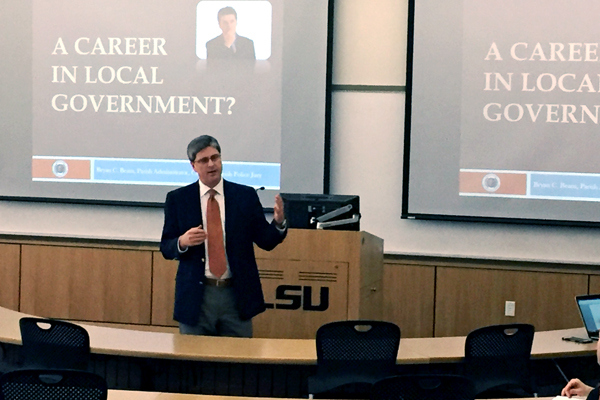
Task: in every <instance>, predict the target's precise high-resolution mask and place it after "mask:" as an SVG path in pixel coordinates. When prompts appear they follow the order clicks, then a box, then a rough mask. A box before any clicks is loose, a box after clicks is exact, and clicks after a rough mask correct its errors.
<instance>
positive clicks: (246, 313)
mask: <svg viewBox="0 0 600 400" xmlns="http://www.w3.org/2000/svg"><path fill="white" fill-rule="evenodd" d="M198 140H200V142H201V143H202V144H201V146H204V145H205V144H206V143H207V142H206V141H207V140H208V141H210V140H214V143H216V146H217V148H215V146H214V144H211V145H209V146H208V147H205V148H204V149H203V150H201V151H198V152H197V155H196V154H193V150H192V154H190V147H193V143H194V142H195V141H198ZM196 146H197V144H196ZM218 146H219V145H218V142H216V140H215V139H214V138H212V137H210V136H201V137H199V138H196V139H194V140H192V142H190V145H189V146H188V157H190V160H191V159H192V157H193V158H194V161H191V163H192V167H193V168H194V170H195V171H196V172H197V173H198V175H199V178H200V180H201V181H202V182H203V184H204V185H206V186H204V187H205V188H206V187H211V188H212V187H215V188H217V187H219V186H217V185H219V183H220V181H221V168H222V167H221V159H220V153H221V151H220V147H218ZM207 155H208V156H210V157H207ZM215 157H216V158H215ZM207 171H208V172H207ZM211 174H212V175H211ZM215 182H216V183H215ZM222 184H223V185H222V190H223V195H224V205H225V222H224V236H225V253H226V259H227V265H228V273H227V274H226V275H227V276H228V279H226V281H227V282H226V283H227V285H226V286H227V287H224V288H218V287H212V285H214V283H213V284H212V285H211V287H208V283H212V282H214V279H211V278H207V277H206V274H205V272H206V269H207V268H208V267H207V266H206V260H207V258H206V255H207V251H208V250H207V246H205V241H204V240H205V236H202V235H203V234H204V230H203V228H202V227H204V229H205V228H206V227H205V225H204V224H203V216H202V209H201V204H202V203H201V194H200V191H201V185H200V183H199V181H197V182H195V183H193V184H191V185H188V186H185V187H182V188H179V189H176V190H173V191H171V192H169V193H168V194H167V198H166V202H165V221H164V227H163V232H162V238H161V243H160V250H161V252H162V254H163V256H164V257H165V258H166V259H178V260H179V268H178V270H177V277H176V284H175V307H174V314H173V318H174V319H175V320H176V321H178V322H179V323H180V331H181V332H182V333H192V334H209V335H215V336H218V335H224V336H248V333H247V331H246V330H243V329H242V333H239V334H238V333H237V332H234V333H231V332H225V333H221V332H219V328H218V327H216V328H215V329H216V331H214V332H204V331H202V332H200V333H196V332H186V331H184V330H183V329H182V324H183V325H184V326H186V325H187V326H196V325H198V324H202V323H203V321H201V318H202V317H201V316H204V315H208V314H207V311H206V310H204V309H203V307H205V306H206V305H207V304H209V302H207V299H206V298H205V296H207V292H208V293H215V290H225V291H229V292H228V293H231V296H232V298H233V300H232V303H233V304H235V305H234V308H235V310H233V312H234V313H237V316H238V317H239V320H240V321H241V322H242V323H244V321H248V323H249V324H250V325H249V326H250V328H249V329H250V332H249V336H251V335H252V332H251V329H252V328H251V318H252V317H254V316H256V315H257V314H260V313H261V312H263V311H265V302H264V297H263V292H262V286H261V283H260V279H259V274H258V268H257V264H256V259H255V255H254V244H255V243H256V245H258V247H260V248H262V249H264V250H272V249H274V248H275V247H276V246H277V245H278V244H279V243H281V242H282V241H283V239H284V238H285V235H286V233H287V230H286V229H285V218H284V215H283V202H282V200H281V197H280V196H279V195H278V196H276V200H275V208H274V219H273V221H272V223H268V222H267V220H266V219H265V216H264V213H263V208H262V205H261V204H260V200H259V198H258V195H257V193H256V190H255V189H253V188H252V187H249V186H245V185H240V184H236V183H233V182H229V181H225V180H223V181H222ZM204 204H206V203H204ZM189 232H192V233H191V234H193V235H199V236H197V237H199V238H200V239H196V242H195V243H197V244H191V245H189V246H187V249H185V248H184V249H182V248H181V247H186V246H181V244H182V242H184V243H187V240H186V237H189V236H187V235H190V233H189ZM198 232H200V233H198ZM208 263H209V264H210V258H209V259H208ZM207 273H209V272H207ZM209 274H210V273H209ZM224 276H225V275H224ZM207 280H209V281H210V282H208V281H207ZM217 280H218V279H217ZM207 289H209V290H207ZM218 293H219V295H220V293H224V292H218ZM210 312H212V311H210V310H208V313H210ZM218 312H220V311H218ZM223 323H225V324H226V323H227V321H225V322H223ZM216 324H217V325H219V324H221V322H217V323H216ZM234 330H235V329H234Z"/></svg>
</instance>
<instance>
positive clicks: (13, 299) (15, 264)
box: [0, 243, 21, 311]
mask: <svg viewBox="0 0 600 400" xmlns="http://www.w3.org/2000/svg"><path fill="white" fill-rule="evenodd" d="M20 264H21V246H19V245H16V244H2V243H0V306H2V307H6V308H10V309H11V310H15V311H18V310H19V268H20Z"/></svg>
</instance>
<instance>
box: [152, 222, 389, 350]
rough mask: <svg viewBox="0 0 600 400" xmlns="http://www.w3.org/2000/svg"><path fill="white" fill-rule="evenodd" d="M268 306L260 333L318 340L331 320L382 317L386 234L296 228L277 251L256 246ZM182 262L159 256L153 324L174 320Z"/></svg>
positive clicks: (257, 319)
mask: <svg viewBox="0 0 600 400" xmlns="http://www.w3.org/2000/svg"><path fill="white" fill-rule="evenodd" d="M256 261H257V263H258V269H259V273H260V278H261V283H262V286H263V293H264V295H265V301H266V303H267V307H269V308H268V309H267V311H265V312H264V313H262V314H260V315H258V316H257V317H255V318H254V320H253V321H254V337H262V338H286V339H292V338H295V339H314V337H315V333H316V331H317V329H318V328H319V327H320V326H321V325H323V324H324V323H326V322H331V321H339V320H347V319H381V317H382V306H383V292H382V279H383V239H381V238H378V237H376V236H373V235H371V234H369V233H366V232H351V231H326V230H308V229H290V230H289V232H288V236H287V238H286V239H285V241H284V242H283V243H282V244H280V245H279V246H277V248H275V250H273V251H263V250H260V249H258V248H256ZM176 270H177V264H176V263H175V262H173V261H165V260H164V259H162V257H161V256H160V254H156V255H155V259H154V272H153V290H152V324H153V325H173V326H176V324H175V323H174V321H173V320H172V314H173V298H174V292H173V290H174V279H175V272H176Z"/></svg>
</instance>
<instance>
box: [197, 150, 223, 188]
mask: <svg viewBox="0 0 600 400" xmlns="http://www.w3.org/2000/svg"><path fill="white" fill-rule="evenodd" d="M192 168H194V171H196V173H197V174H198V178H200V181H201V182H202V183H204V184H205V185H206V186H208V187H210V188H214V187H215V186H217V183H219V181H220V180H221V172H222V171H223V165H222V164H221V154H219V151H218V150H217V149H215V148H214V147H210V146H209V147H206V148H205V149H203V150H201V151H199V152H198V154H196V159H195V160H194V161H192Z"/></svg>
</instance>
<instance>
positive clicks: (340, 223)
mask: <svg viewBox="0 0 600 400" xmlns="http://www.w3.org/2000/svg"><path fill="white" fill-rule="evenodd" d="M281 197H282V199H283V204H284V210H285V216H286V219H287V222H288V226H289V227H290V228H298V229H335V230H344V231H358V230H360V202H359V197H358V196H356V195H339V194H308V193H281Z"/></svg>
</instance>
